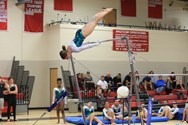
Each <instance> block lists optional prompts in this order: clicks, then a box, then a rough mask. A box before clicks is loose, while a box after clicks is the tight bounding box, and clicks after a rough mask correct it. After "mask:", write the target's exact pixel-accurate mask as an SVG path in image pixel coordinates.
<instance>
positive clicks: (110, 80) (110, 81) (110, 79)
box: [104, 73, 113, 89]
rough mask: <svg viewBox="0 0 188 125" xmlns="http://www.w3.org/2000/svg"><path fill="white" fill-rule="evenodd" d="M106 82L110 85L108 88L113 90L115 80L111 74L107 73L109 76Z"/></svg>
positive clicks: (106, 77)
mask: <svg viewBox="0 0 188 125" xmlns="http://www.w3.org/2000/svg"><path fill="white" fill-rule="evenodd" d="M104 79H105V81H106V82H107V83H108V88H109V89H113V88H112V84H113V79H112V77H111V74H110V73H107V75H106V76H105V78H104Z"/></svg>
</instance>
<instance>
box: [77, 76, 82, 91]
mask: <svg viewBox="0 0 188 125" xmlns="http://www.w3.org/2000/svg"><path fill="white" fill-rule="evenodd" d="M77 79H78V85H79V87H80V90H84V79H83V78H82V74H81V73H78V74H77Z"/></svg>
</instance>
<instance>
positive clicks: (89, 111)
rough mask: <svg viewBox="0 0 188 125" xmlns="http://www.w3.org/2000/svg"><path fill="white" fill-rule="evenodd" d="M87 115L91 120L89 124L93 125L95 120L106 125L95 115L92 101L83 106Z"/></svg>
mask: <svg viewBox="0 0 188 125" xmlns="http://www.w3.org/2000/svg"><path fill="white" fill-rule="evenodd" d="M83 110H84V113H85V117H86V119H87V120H89V125H92V122H93V121H96V122H97V123H99V124H101V125H104V123H103V122H101V121H100V120H99V119H98V118H97V117H95V112H94V107H93V105H92V102H88V104H87V106H84V107H83Z"/></svg>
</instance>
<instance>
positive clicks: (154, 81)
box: [149, 71, 156, 89]
mask: <svg viewBox="0 0 188 125" xmlns="http://www.w3.org/2000/svg"><path fill="white" fill-rule="evenodd" d="M149 74H154V72H153V71H150V72H149ZM151 82H152V86H153V87H152V88H153V89H155V88H156V86H155V85H156V84H155V83H156V78H155V76H151Z"/></svg>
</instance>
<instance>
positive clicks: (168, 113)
mask: <svg viewBox="0 0 188 125" xmlns="http://www.w3.org/2000/svg"><path fill="white" fill-rule="evenodd" d="M176 103H177V102H176V101H174V104H173V108H170V107H169V106H165V108H164V110H163V112H162V113H161V115H160V117H166V118H169V119H173V118H174V116H175V114H176V113H178V112H179V108H178V105H177V104H176Z"/></svg>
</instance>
